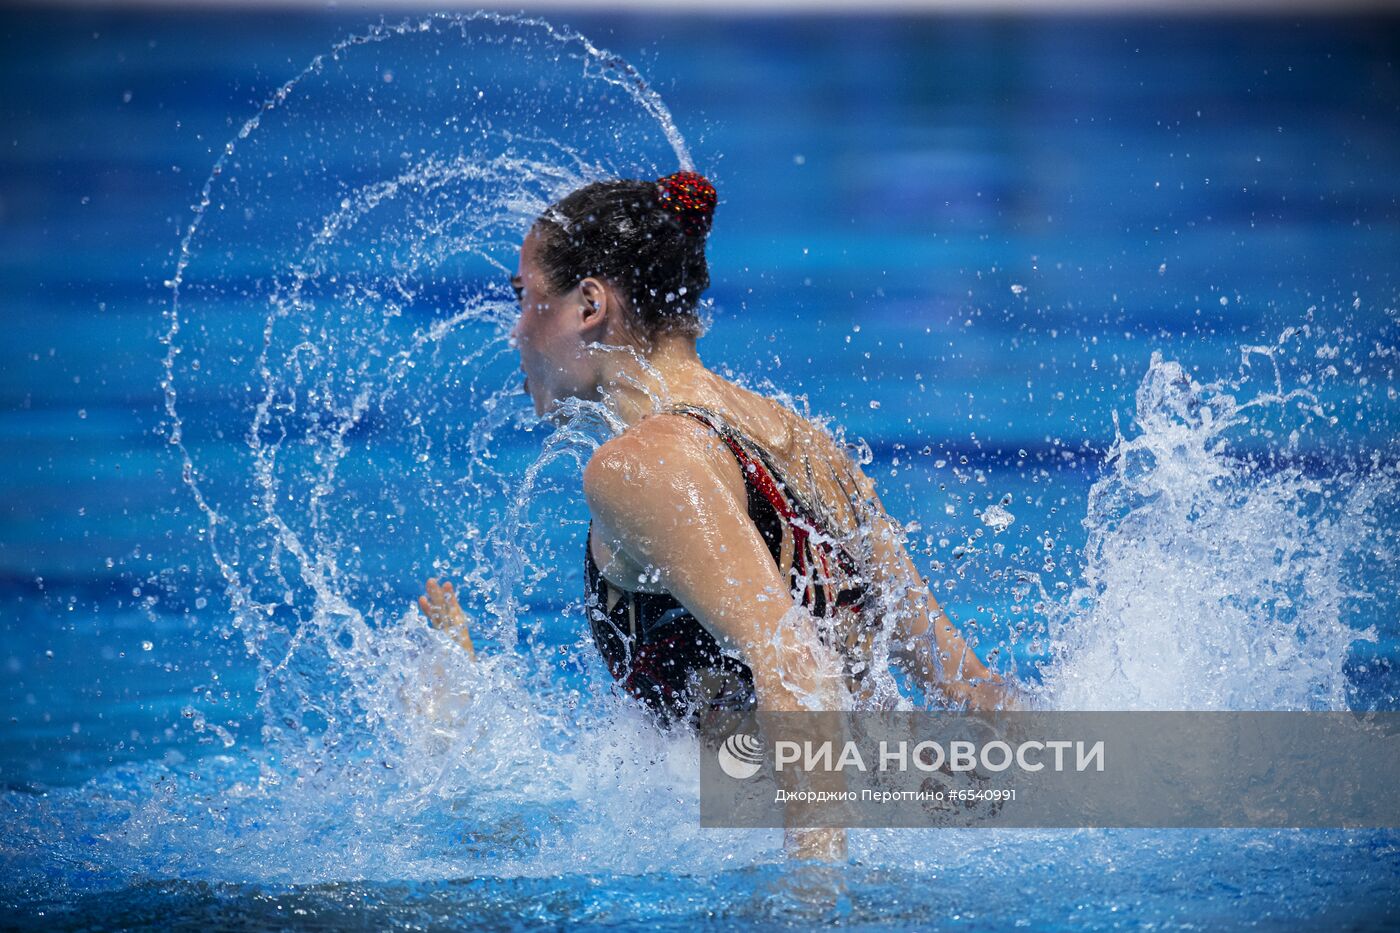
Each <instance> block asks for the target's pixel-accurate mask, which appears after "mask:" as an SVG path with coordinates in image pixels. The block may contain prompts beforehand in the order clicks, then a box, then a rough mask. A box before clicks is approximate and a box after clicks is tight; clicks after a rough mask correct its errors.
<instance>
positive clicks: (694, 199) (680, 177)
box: [656, 172, 719, 236]
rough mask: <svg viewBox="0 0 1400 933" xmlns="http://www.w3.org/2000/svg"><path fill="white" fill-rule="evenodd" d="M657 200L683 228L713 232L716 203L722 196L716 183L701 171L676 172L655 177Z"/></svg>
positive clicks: (696, 233) (698, 233)
mask: <svg viewBox="0 0 1400 933" xmlns="http://www.w3.org/2000/svg"><path fill="white" fill-rule="evenodd" d="M656 187H657V193H656V197H657V201H658V202H659V203H660V205H661V206H662V207H663V208H665V209H666V210H668V211H670V212H671V213H672V214H674V215H675V216H676V219H677V220H679V221H680V224H681V229H682V230H684V231H685V232H686V233H688V234H689V235H691V236H704V235H705V234H707V233H709V232H710V223H711V222H712V221H713V220H714V216H715V205H716V204H718V203H719V196H718V195H717V194H715V186H714V185H712V184H710V182H709V180H708V179H706V178H705V176H704V175H701V174H699V173H698V172H674V173H672V174H670V175H667V176H666V177H665V178H658V179H657V180H656Z"/></svg>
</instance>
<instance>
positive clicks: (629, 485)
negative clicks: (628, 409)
mask: <svg viewBox="0 0 1400 933" xmlns="http://www.w3.org/2000/svg"><path fill="white" fill-rule="evenodd" d="M715 483H719V484H722V485H723V486H724V487H726V488H727V489H728V491H729V492H731V493H734V494H737V495H739V496H740V497H742V496H743V494H744V479H743V474H741V473H740V472H739V467H738V464H737V463H736V462H735V461H734V458H733V456H732V455H729V454H728V451H727V449H726V448H725V445H724V442H723V440H721V439H720V437H719V436H718V435H717V434H715V432H714V431H713V430H712V429H711V428H710V427H709V426H707V425H705V424H703V423H701V422H700V421H698V420H696V419H695V418H692V417H689V416H687V415H682V414H675V413H658V414H655V415H649V416H647V417H646V418H643V419H642V420H641V421H639V422H638V423H637V424H634V425H632V426H631V427H629V428H628V429H627V430H626V431H624V432H622V433H621V434H619V435H617V436H616V437H614V438H611V439H609V440H607V441H605V442H604V443H602V444H600V445H599V446H598V448H597V449H596V450H595V451H594V452H593V455H592V456H591V457H589V459H588V463H587V464H586V465H585V466H584V470H583V491H584V496H585V498H586V499H587V500H588V504H589V508H590V509H595V510H596V509H603V510H605V511H606V510H610V509H615V508H619V507H627V505H628V504H633V505H636V506H644V505H646V504H647V501H648V500H649V499H650V498H652V497H654V496H661V497H663V498H669V499H674V498H675V497H677V496H683V495H684V494H686V493H688V492H689V491H690V490H693V489H695V488H697V487H699V488H703V487H705V486H709V485H711V484H715Z"/></svg>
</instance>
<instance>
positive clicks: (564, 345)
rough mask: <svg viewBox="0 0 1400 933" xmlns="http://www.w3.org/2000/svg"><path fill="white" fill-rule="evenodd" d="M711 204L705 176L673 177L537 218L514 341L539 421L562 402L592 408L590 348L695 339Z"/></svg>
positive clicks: (602, 193) (616, 187)
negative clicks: (585, 402) (577, 401)
mask: <svg viewBox="0 0 1400 933" xmlns="http://www.w3.org/2000/svg"><path fill="white" fill-rule="evenodd" d="M715 203H716V196H715V189H714V187H713V186H712V185H711V184H710V183H709V182H708V181H707V180H706V179H705V178H704V177H703V176H701V175H698V174H696V173H694V172H676V173H675V174H673V175H668V176H666V177H665V178H662V179H659V180H657V181H637V180H631V179H624V180H618V181H601V182H594V183H592V184H589V185H585V186H584V187H582V188H579V189H578V190H576V191H574V192H572V193H571V194H569V195H568V196H566V197H564V198H562V199H561V200H560V201H558V202H557V203H555V204H553V205H551V206H550V207H549V209H547V210H546V211H545V212H544V213H543V214H542V215H540V217H539V219H538V220H536V221H535V224H534V226H533V227H532V228H531V230H530V233H529V235H528V236H527V237H526V238H525V242H524V244H523V245H522V246H521V250H520V268H519V271H518V274H517V275H516V277H515V279H514V281H513V283H512V284H513V285H514V286H515V288H516V292H517V294H518V295H519V296H520V299H521V316H520V321H519V323H517V324H516V326H515V329H514V330H513V331H512V332H511V336H512V338H513V339H514V342H515V345H516V346H517V347H518V348H519V350H520V356H521V363H522V368H523V369H524V370H525V373H526V377H527V386H528V389H529V392H530V395H531V397H532V399H533V400H534V403H535V412H536V414H542V413H543V412H544V411H545V410H546V409H547V408H549V407H550V404H551V402H553V401H555V400H558V399H562V398H566V397H576V398H586V399H592V398H597V394H598V383H599V380H600V376H601V374H600V372H599V365H598V362H597V360H595V359H593V358H592V354H591V353H590V352H589V350H588V347H589V346H590V345H592V344H595V343H601V344H605V345H610V346H628V345H631V346H636V347H638V348H641V349H643V350H645V349H647V348H650V347H653V346H655V345H656V344H657V343H658V342H659V341H661V340H664V339H667V338H671V337H679V338H682V339H689V340H694V339H696V338H697V337H699V336H700V334H701V332H702V331H703V324H702V322H701V319H700V314H699V307H698V306H699V299H700V295H701V293H702V292H704V290H705V289H706V288H708V287H709V284H710V272H709V266H708V265H707V263H706V261H705V238H706V236H707V235H708V233H709V230H710V223H711V220H712V219H713V217H714V209H715Z"/></svg>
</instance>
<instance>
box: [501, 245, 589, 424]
mask: <svg viewBox="0 0 1400 933" xmlns="http://www.w3.org/2000/svg"><path fill="white" fill-rule="evenodd" d="M537 248H538V237H537V235H536V234H535V232H534V231H531V233H530V235H529V236H527V237H525V242H524V244H523V245H522V246H521V247H520V266H519V269H518V270H517V272H516V274H515V276H514V277H513V278H512V279H511V286H512V287H513V288H514V289H515V293H516V295H517V296H518V297H519V299H520V319H519V320H518V321H516V324H515V327H514V328H512V329H511V332H510V336H511V342H512V345H513V346H515V348H516V349H517V350H519V351H520V368H521V369H523V370H524V371H525V390H526V391H527V392H528V393H529V395H530V399H531V401H533V402H534V405H535V414H536V415H543V414H544V413H545V412H547V411H549V410H550V409H551V408H553V407H554V405H555V404H556V403H557V402H559V401H560V400H562V399H566V398H582V399H596V398H597V397H598V371H597V366H596V363H595V362H594V360H593V358H592V354H591V353H590V352H589V349H588V346H589V344H591V343H593V342H595V341H598V340H601V339H602V338H603V335H604V330H605V323H604V315H603V314H601V313H600V311H599V308H598V307H595V306H594V304H593V303H592V302H595V301H599V298H600V297H601V296H600V294H599V293H600V291H601V288H602V286H601V284H600V283H599V282H598V280H596V279H591V278H590V279H584V280H583V282H580V283H579V284H578V285H577V286H575V287H574V288H572V289H570V290H569V291H567V292H563V293H560V294H554V293H553V292H552V290H551V289H550V286H549V281H548V279H547V278H546V277H545V275H544V271H543V270H542V269H541V268H540V267H539V265H538V261H537V259H536V251H537ZM602 301H603V302H604V303H605V302H606V298H602Z"/></svg>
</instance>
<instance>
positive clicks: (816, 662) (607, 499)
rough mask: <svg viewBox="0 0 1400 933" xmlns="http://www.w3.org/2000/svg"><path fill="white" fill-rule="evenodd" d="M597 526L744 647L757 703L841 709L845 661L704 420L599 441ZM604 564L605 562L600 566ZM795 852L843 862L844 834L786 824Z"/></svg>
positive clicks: (656, 424)
mask: <svg viewBox="0 0 1400 933" xmlns="http://www.w3.org/2000/svg"><path fill="white" fill-rule="evenodd" d="M583 482H584V493H585V495H586V496H587V499H588V507H589V511H590V512H591V513H592V517H593V533H594V535H596V536H599V537H600V539H601V540H604V541H606V542H607V543H608V544H609V546H610V547H611V548H613V549H614V551H618V550H620V551H622V552H623V553H624V554H625V555H626V557H627V558H628V559H629V560H630V561H631V562H633V563H635V564H636V565H637V566H641V567H646V568H648V569H649V570H650V571H651V572H652V573H653V574H655V575H656V576H655V579H657V582H658V583H659V584H660V585H661V586H663V587H665V589H666V591H667V592H668V593H670V594H671V595H672V596H673V597H675V598H676V599H677V600H678V601H679V602H680V603H681V605H683V606H685V607H686V609H687V610H689V611H690V613H691V614H692V615H694V616H695V617H696V619H697V620H698V621H699V622H700V623H701V624H703V625H704V626H706V627H707V628H709V629H710V630H712V631H715V632H719V633H722V634H724V635H727V636H728V637H730V638H731V639H733V641H734V642H735V643H736V644H737V645H738V646H739V648H740V650H741V651H742V653H743V657H744V660H745V662H746V663H747V664H748V666H749V668H750V669H751V670H752V672H753V679H754V689H755V693H756V696H757V701H758V708H759V710H760V711H765V710H772V711H798V710H810V709H839V708H840V707H839V699H840V695H839V693H838V692H837V691H839V689H840V667H839V664H836V663H835V659H834V658H833V657H828V656H826V655H825V652H827V651H828V649H826V647H825V646H824V645H823V644H822V643H821V641H820V640H819V639H818V637H817V632H816V626H815V622H814V620H813V619H812V617H811V616H810V615H807V614H805V613H800V612H797V613H793V612H791V610H792V609H793V607H794V606H795V605H796V603H795V601H794V600H793V598H792V595H791V593H790V592H789V590H788V587H787V584H786V581H785V580H784V578H783V575H782V573H781V572H780V571H779V570H778V567H777V565H776V564H775V563H774V561H773V557H772V555H771V554H770V553H769V550H768V546H767V545H766V544H765V542H764V540H763V537H762V536H761V535H760V534H759V532H758V529H757V528H755V527H754V524H753V522H752V521H751V520H750V519H749V517H748V510H747V507H746V499H745V496H744V485H743V476H742V474H741V473H740V472H739V467H738V464H737V463H735V461H734V458H733V456H732V455H731V454H730V453H729V451H728V449H727V448H725V447H724V446H723V444H722V442H720V441H719V440H718V438H716V437H715V435H714V434H713V433H711V432H710V431H709V430H708V429H707V428H705V427H704V426H703V425H699V424H696V423H695V422H694V421H692V420H691V419H688V418H684V417H682V416H656V417H653V418H650V419H648V420H647V421H646V422H644V423H643V424H641V425H638V426H637V427H636V428H634V429H633V430H632V431H629V432H628V433H626V434H623V435H622V436H620V437H618V438H615V439H614V440H612V441H609V442H608V443H607V444H604V445H603V446H602V447H600V448H599V449H598V451H597V452H596V453H595V454H594V456H593V458H592V459H591V460H590V461H589V463H588V466H587V468H586V469H585V470H584V474H583ZM603 569H604V571H606V569H607V568H603ZM787 848H788V852H789V853H790V854H792V855H794V856H795V857H799V858H827V859H843V858H844V857H845V851H846V846H845V834H844V831H842V830H829V829H828V830H800V829H789V831H788V834H787Z"/></svg>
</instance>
